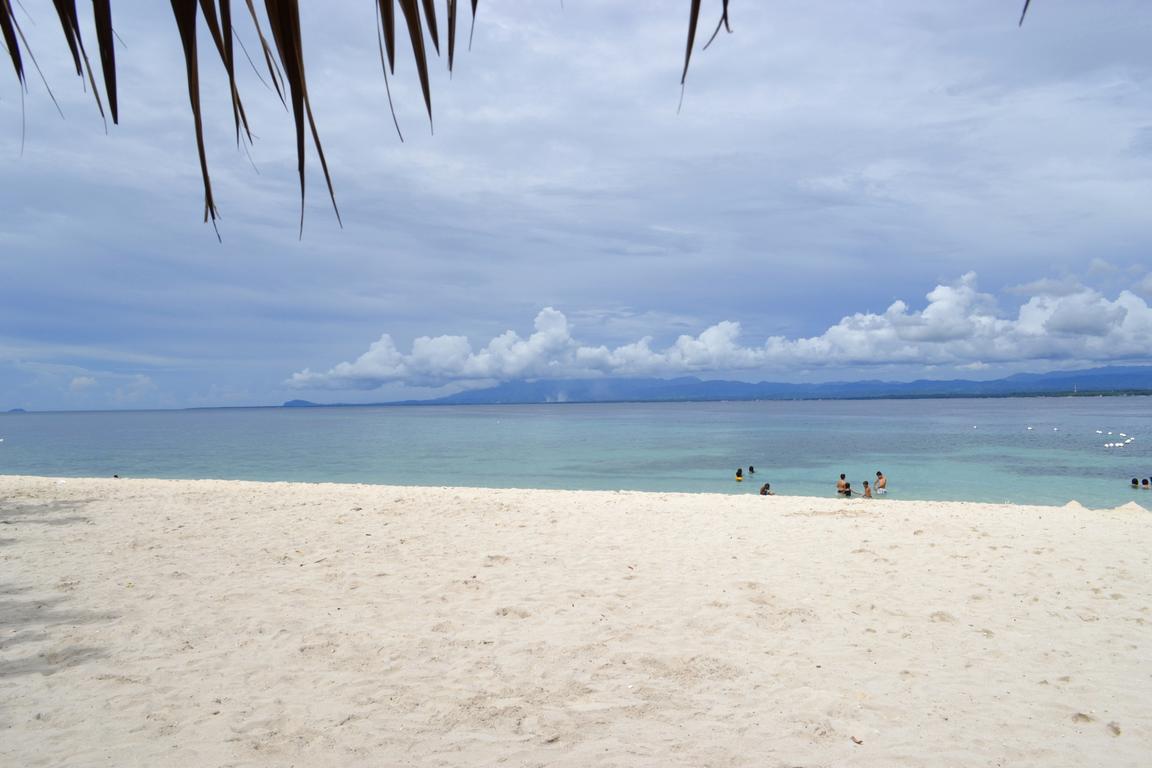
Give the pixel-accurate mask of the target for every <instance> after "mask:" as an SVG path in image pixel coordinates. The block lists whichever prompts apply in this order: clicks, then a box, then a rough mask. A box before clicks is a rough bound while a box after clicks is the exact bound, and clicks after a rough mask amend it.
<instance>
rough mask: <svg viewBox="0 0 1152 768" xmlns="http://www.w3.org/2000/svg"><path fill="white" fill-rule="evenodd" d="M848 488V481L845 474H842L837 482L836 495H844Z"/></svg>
mask: <svg viewBox="0 0 1152 768" xmlns="http://www.w3.org/2000/svg"><path fill="white" fill-rule="evenodd" d="M847 488H848V481H847V480H845V479H844V473H843V472H841V473H840V479H839V480H837V481H836V493H839V494H841V495H842V494H843V493H844V491H845V490H847Z"/></svg>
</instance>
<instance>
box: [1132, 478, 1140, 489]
mask: <svg viewBox="0 0 1152 768" xmlns="http://www.w3.org/2000/svg"><path fill="white" fill-rule="evenodd" d="M1132 487H1133V488H1139V487H1140V481H1139V480H1137V479H1136V478H1132Z"/></svg>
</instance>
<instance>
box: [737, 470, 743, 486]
mask: <svg viewBox="0 0 1152 768" xmlns="http://www.w3.org/2000/svg"><path fill="white" fill-rule="evenodd" d="M736 482H738V483H742V482H744V467H737V468H736Z"/></svg>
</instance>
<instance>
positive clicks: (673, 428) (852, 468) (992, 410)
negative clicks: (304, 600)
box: [0, 397, 1152, 509]
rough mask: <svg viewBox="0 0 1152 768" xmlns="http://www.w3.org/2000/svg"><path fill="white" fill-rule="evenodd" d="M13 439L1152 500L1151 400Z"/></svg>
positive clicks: (443, 477) (3, 430)
mask: <svg viewBox="0 0 1152 768" xmlns="http://www.w3.org/2000/svg"><path fill="white" fill-rule="evenodd" d="M1121 433H1124V436H1121ZM0 438H3V442H0V473H2V474H27V475H49V476H58V477H82V476H94V477H101V476H111V475H112V474H119V475H120V476H122V477H156V478H220V479H236V480H269V481H276V480H288V481H306V482H341V483H383V484H397V485H430V486H444V485H448V486H473V487H491V488H566V489H597V490H616V489H626V490H638V491H685V492H706V493H747V494H755V493H757V492H758V489H759V487H760V485H761V484H762V483H764V482H770V483H771V484H772V489H773V490H774V491H776V492H778V493H781V494H789V495H805V496H834V495H835V493H834V485H835V480H836V478H837V476H838V475H839V474H840V473H841V472H843V473H845V474H846V475H847V476H848V479H849V480H850V481H852V485H853V487H854V488H857V489H858V488H860V486H861V485H862V481H864V480H872V479H874V477H875V473H876V471H877V470H882V471H883V472H884V473H885V474H886V475H887V476H888V478H889V489H890V497H891V498H897V499H940V500H970V501H991V502H1013V503H1021V504H1064V503H1066V502H1068V501H1069V500H1072V499H1075V500H1077V501H1080V502H1081V503H1083V504H1085V505H1087V506H1090V507H1112V506H1116V505H1118V504H1123V503H1125V502H1128V501H1132V500H1136V501H1137V502H1139V503H1141V504H1143V505H1144V506H1146V507H1148V508H1150V509H1152V491H1133V490H1131V488H1130V487H1129V484H1130V481H1131V478H1133V477H1139V478H1145V477H1150V476H1152V398H1149V397H1093V398H1086V397H1064V398H1019V399H1017V398H1010V399H981V400H874V401H859V400H856V401H844V400H823V401H787V402H775V401H774V402H723V403H619V404H557V405H493V406H403V407H362V408H361V407H355V408H299V409H295V408H235V409H209V410H188V411H114V412H58V413H26V414H0ZM1129 438H1132V440H1131V441H1130V442H1126V441H1128V439H1129ZM1108 443H1125V445H1124V447H1122V448H1117V447H1106V444H1108ZM749 465H754V466H755V467H756V473H755V475H750V476H748V477H747V479H746V480H745V481H744V482H742V483H737V482H735V481H734V479H733V477H734V474H735V471H736V468H737V467H743V468H744V471H745V473H747V472H748V466H749Z"/></svg>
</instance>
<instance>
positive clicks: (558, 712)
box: [0, 477, 1152, 768]
mask: <svg viewBox="0 0 1152 768" xmlns="http://www.w3.org/2000/svg"><path fill="white" fill-rule="evenodd" d="M1134 498H1139V496H1138V494H1136V495H1134ZM0 522H2V523H3V524H2V525H0V764H2V765H5V766H58V765H69V766H73V765H76V766H89V765H115V766H159V765H172V766H290V765H295V766H400V765H419V766H481V765H500V764H502V765H511V766H520V765H541V766H543V765H548V766H573V767H575V766H807V767H809V768H811V767H813V766H844V765H853V766H965V767H968V766H985V765H1013V766H1021V765H1036V766H1040V765H1042V766H1113V767H1115V766H1147V765H1149V764H1150V762H1152V514H1150V513H1149V512H1148V511H1146V510H1145V509H1143V508H1141V507H1139V506H1137V505H1135V504H1131V505H1127V506H1125V507H1122V508H1120V509H1116V510H1102V511H1101V510H1086V509H1084V508H1083V507H1080V506H1079V505H1076V504H1070V505H1068V506H1066V507H1013V506H1005V505H986V504H958V503H933V502H912V501H894V500H887V499H885V500H879V499H876V500H858V499H853V500H840V499H835V498H828V499H812V498H796V497H791V498H790V497H781V496H776V497H767V498H764V497H759V496H755V495H751V494H750V495H747V496H725V495H687V494H662V493H655V494H653V493H649V494H645V493H602V492H558V491H527V490H477V489H460V488H408V487H404V488H401V487H387V486H366V485H316V484H285V483H279V484H276V483H246V482H224V481H160V480H127V479H126V480H114V479H68V480H56V479H48V478H32V477H0Z"/></svg>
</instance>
